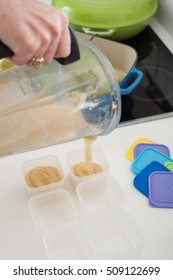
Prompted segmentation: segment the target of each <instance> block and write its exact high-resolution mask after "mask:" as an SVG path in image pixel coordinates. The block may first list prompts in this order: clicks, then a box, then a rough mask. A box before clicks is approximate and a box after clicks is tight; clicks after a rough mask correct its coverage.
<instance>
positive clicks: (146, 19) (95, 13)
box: [52, 0, 158, 41]
mask: <svg viewBox="0 0 173 280" xmlns="http://www.w3.org/2000/svg"><path fill="white" fill-rule="evenodd" d="M52 5H53V6H54V7H57V8H59V9H61V10H62V11H63V12H64V13H66V14H67V15H68V17H69V21H70V24H71V25H72V27H73V29H74V30H76V31H80V32H84V33H86V34H97V35H99V36H100V37H104V38H108V39H111V40H117V41H121V40H125V39H129V38H131V37H134V36H135V35H137V34H138V33H140V32H141V31H142V30H144V29H145V28H146V26H148V24H149V23H150V20H151V19H152V17H153V16H154V14H155V12H156V11H157V7H158V0H107V1H105V0H83V1H82V0H80V1H77V0H53V1H52Z"/></svg>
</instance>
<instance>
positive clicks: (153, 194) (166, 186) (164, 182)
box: [148, 171, 173, 208]
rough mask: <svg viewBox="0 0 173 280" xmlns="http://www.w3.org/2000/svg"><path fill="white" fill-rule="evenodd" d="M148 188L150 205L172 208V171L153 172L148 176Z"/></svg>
mask: <svg viewBox="0 0 173 280" xmlns="http://www.w3.org/2000/svg"><path fill="white" fill-rule="evenodd" d="M148 188H149V189H148V190H149V203H150V205H151V206H154V207H160V208H173V172H169V171H168V172H167V171H156V172H153V173H152V174H151V175H150V176H149V180H148Z"/></svg>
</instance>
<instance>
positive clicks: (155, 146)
mask: <svg viewBox="0 0 173 280" xmlns="http://www.w3.org/2000/svg"><path fill="white" fill-rule="evenodd" d="M146 148H153V149H155V150H157V151H158V152H160V153H162V154H164V155H166V156H168V157H170V150H169V148H168V147H167V146H165V145H162V144H153V143H139V144H137V145H136V147H135V149H134V156H135V158H137V156H138V155H139V154H140V153H141V152H142V151H143V150H144V149H146Z"/></svg>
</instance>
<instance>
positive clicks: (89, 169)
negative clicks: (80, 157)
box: [72, 136, 103, 177]
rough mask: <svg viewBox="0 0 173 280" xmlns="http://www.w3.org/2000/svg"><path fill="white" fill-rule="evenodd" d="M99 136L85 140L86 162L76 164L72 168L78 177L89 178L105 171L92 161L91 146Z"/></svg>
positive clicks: (88, 137)
mask: <svg viewBox="0 0 173 280" xmlns="http://www.w3.org/2000/svg"><path fill="white" fill-rule="evenodd" d="M96 138H97V136H87V137H85V138H84V143H85V150H84V155H85V157H84V158H85V161H84V162H79V163H76V164H74V165H73V166H72V171H73V173H74V174H75V175H76V176H78V177H84V176H89V175H92V174H96V173H100V172H102V171H103V169H102V167H101V166H100V165H99V164H97V163H95V162H93V161H92V151H91V145H92V143H93V142H94V141H95V140H96Z"/></svg>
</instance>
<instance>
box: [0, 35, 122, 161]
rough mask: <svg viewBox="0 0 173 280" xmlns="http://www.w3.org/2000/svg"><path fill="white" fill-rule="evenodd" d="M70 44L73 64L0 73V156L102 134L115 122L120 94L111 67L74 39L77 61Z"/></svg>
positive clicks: (94, 49)
mask: <svg viewBox="0 0 173 280" xmlns="http://www.w3.org/2000/svg"><path fill="white" fill-rule="evenodd" d="M73 36H74V34H73ZM73 43H74V41H73V40H72V53H73V51H74V54H73V56H74V60H73V59H72V60H71V61H70V60H68V58H67V59H65V60H64V59H63V58H62V59H61V60H59V61H57V60H53V61H52V62H51V63H50V64H49V65H43V66H42V67H41V68H39V69H33V68H31V67H28V66H22V67H19V66H14V67H12V68H9V69H7V70H5V71H2V72H1V73H0V135H1V136H0V156H2V155H8V154H12V153H18V152H24V151H29V150H32V149H37V148H42V147H46V146H50V145H54V144H58V143H64V142H67V141H71V140H75V139H78V138H82V137H85V136H90V135H105V134H108V133H109V132H111V131H112V130H113V129H114V128H115V127H116V126H117V124H118V123H119V120H120V115H121V98H120V90H119V85H118V82H117V80H116V77H115V73H114V69H113V67H112V65H111V63H110V62H109V60H108V59H107V57H106V56H105V55H104V53H103V52H102V51H101V50H100V49H99V48H98V47H96V46H95V45H94V44H92V43H91V42H90V41H88V40H86V39H83V38H80V37H79V38H77V45H78V47H79V51H80V59H79V55H78V53H77V52H78V48H77V47H75V46H74V44H73ZM71 62H72V63H71ZM69 63H70V64H69Z"/></svg>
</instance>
